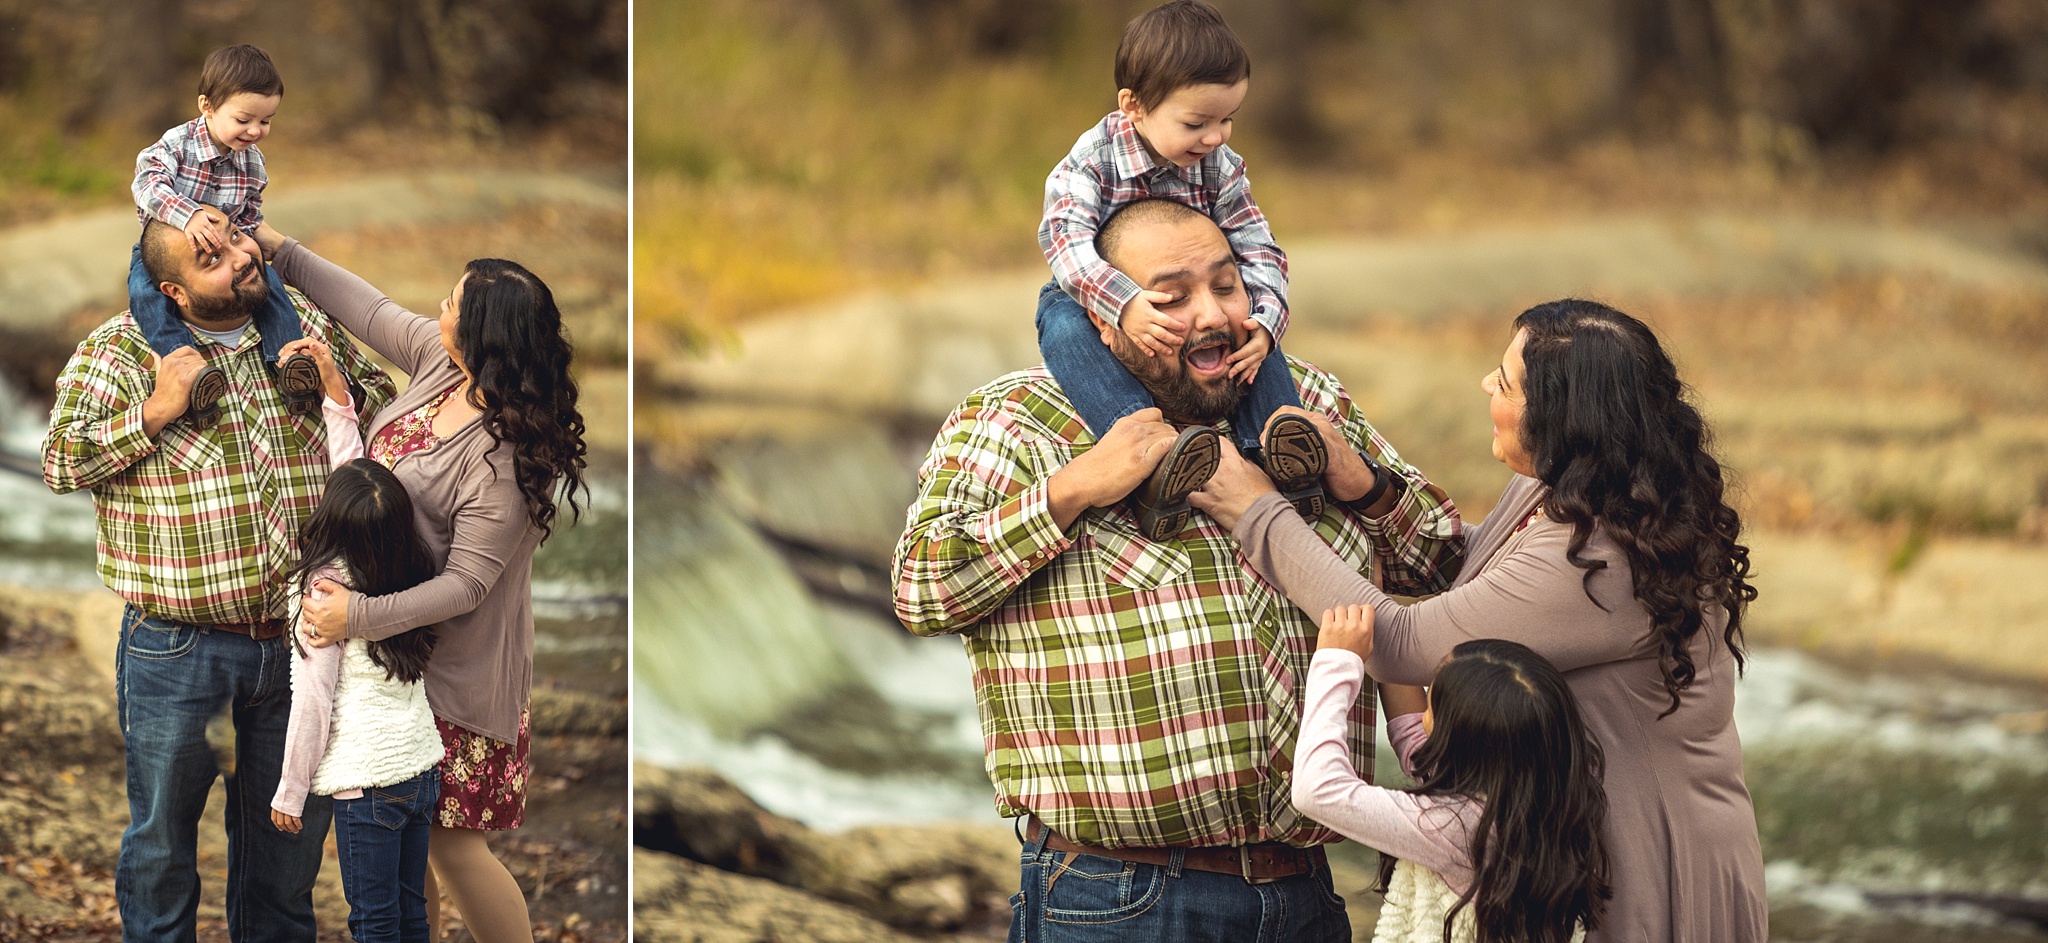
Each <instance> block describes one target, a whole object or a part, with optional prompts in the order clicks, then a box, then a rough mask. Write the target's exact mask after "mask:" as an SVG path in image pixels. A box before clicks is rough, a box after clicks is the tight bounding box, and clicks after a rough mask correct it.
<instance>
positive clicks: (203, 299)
mask: <svg viewBox="0 0 2048 943" xmlns="http://www.w3.org/2000/svg"><path fill="white" fill-rule="evenodd" d="M254 264H256V265H262V264H263V263H261V262H257V263H254ZM236 274H237V276H238V277H237V278H236V279H235V282H234V284H232V285H230V286H228V295H227V297H225V298H216V297H208V296H204V295H201V294H199V293H198V292H195V291H191V290H190V289H187V290H186V292H185V298H186V301H185V316H186V318H187V319H189V320H193V321H200V322H203V323H207V324H219V323H221V322H223V321H239V320H241V319H243V318H246V317H249V316H251V315H253V314H255V313H256V309H257V307H259V306H261V305H262V304H263V298H264V296H266V295H268V294H270V286H269V285H268V284H265V283H264V282H263V281H261V280H259V281H257V282H256V287H254V288H247V289H245V288H243V287H242V278H243V277H245V276H241V274H240V273H236Z"/></svg>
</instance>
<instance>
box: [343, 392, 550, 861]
mask: <svg viewBox="0 0 2048 943" xmlns="http://www.w3.org/2000/svg"><path fill="white" fill-rule="evenodd" d="M461 388H462V387H461V384H456V385H455V386H451V387H449V388H448V389H447V390H445V391H443V392H442V393H441V395H439V396H436V397H434V398H433V399H432V400H431V401H429V402H428V403H427V404H426V405H424V406H421V407H420V408H418V409H415V410H413V411H412V412H409V413H407V414H405V415H403V416H400V417H398V418H397V419H394V420H392V421H391V422H390V424H388V425H386V426H385V427H384V428H382V429H380V430H378V432H377V435H376V437H375V438H373V439H371V440H370V448H369V453H370V460H371V461H374V462H376V463H377V464H379V465H382V466H384V467H385V468H390V467H391V466H393V465H396V464H398V460H399V459H402V458H404V457H406V456H407V455H411V454H412V453H414V452H417V451H419V450H421V449H424V448H428V447H430V446H432V445H433V444H434V443H435V442H438V441H440V439H439V437H438V436H436V435H434V417H435V416H436V415H438V414H439V413H440V412H441V406H442V405H443V404H445V403H447V402H448V400H449V398H450V397H452V396H454V395H455V391H456V390H458V389H461ZM529 720H530V714H529V711H528V710H527V709H525V708H521V709H520V711H519V742H517V743H506V742H504V741H502V740H493V739H491V738H490V737H486V736H484V735H483V734H480V733H477V732H476V731H474V730H470V729H468V728H466V727H459V726H456V725H455V724H451V723H449V722H447V721H445V720H442V719H441V718H440V717H439V716H436V717H435V718H434V727H435V728H436V729H437V730H439V731H440V733H441V746H442V748H443V753H442V756H441V802H440V805H439V806H438V807H437V808H436V809H435V810H434V824H435V825H439V826H441V827H442V828H468V829H477V830H481V831H498V830H502V829H512V828H518V827H519V826H520V824H521V823H523V822H525V821H526V780H527V777H528V776H529V775H530V773H531V772H532V769H533V765H532V763H531V762H530V761H529V760H528V758H527V751H528V748H529V746H530V741H531V736H530V732H529V724H528V722H529Z"/></svg>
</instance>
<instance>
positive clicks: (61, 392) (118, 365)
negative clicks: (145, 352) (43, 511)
mask: <svg viewBox="0 0 2048 943" xmlns="http://www.w3.org/2000/svg"><path fill="white" fill-rule="evenodd" d="M140 369H142V368H141V366H140V365H139V364H136V363H134V362H133V361H132V358H128V357H124V356H122V355H121V354H119V353H118V352H116V351H115V350H114V349H112V348H111V347H108V346H105V345H102V344H99V343H95V342H94V341H93V340H90V339H88V340H87V341H86V342H85V343H84V344H80V345H79V347H78V352H77V353H75V354H73V355H72V356H71V360H70V362H69V363H66V364H65V365H64V372H63V373H61V374H58V376H57V405H56V407H55V408H53V409H52V410H51V411H50V432H49V434H48V435H47V436H45V437H44V438H43V482H44V483H45V484H47V485H49V486H50V490H52V491H55V492H57V493H58V494H68V493H70V492H73V491H78V490H81V489H85V488H91V487H94V486H96V485H98V484H99V483H100V482H103V481H106V480H107V479H109V478H112V477H114V476H115V475H118V474H120V473H121V472H122V471H123V470H124V469H126V468H127V467H128V466H130V465H133V464H135V463H136V462H137V461H139V460H141V459H142V458H143V457H144V456H146V455H149V454H150V453H152V452H154V451H156V441H155V440H154V439H151V438H150V437H149V433H148V431H147V430H145V429H144V427H143V422H142V404H143V402H144V400H146V399H147V398H148V397H147V391H146V390H143V389H141V388H140V387H139V386H137V385H136V384H135V383H133V382H128V381H132V380H133V379H134V378H133V377H131V376H129V374H133V373H135V372H136V371H137V370H140Z"/></svg>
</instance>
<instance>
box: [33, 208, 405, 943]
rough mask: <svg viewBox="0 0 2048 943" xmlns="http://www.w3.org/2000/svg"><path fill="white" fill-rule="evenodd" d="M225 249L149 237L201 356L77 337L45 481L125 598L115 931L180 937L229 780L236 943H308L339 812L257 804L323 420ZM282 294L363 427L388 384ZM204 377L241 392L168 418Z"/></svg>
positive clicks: (278, 717) (282, 710)
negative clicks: (217, 723) (290, 395)
mask: <svg viewBox="0 0 2048 943" xmlns="http://www.w3.org/2000/svg"><path fill="white" fill-rule="evenodd" d="M207 211H209V212H217V211H213V210H211V209H210V208H209V209H208V210H207ZM228 233H229V238H228V241H227V243H226V244H225V245H224V246H223V247H222V248H220V249H217V250H207V249H195V248H194V247H193V245H192V243H191V242H190V241H189V240H187V239H186V238H185V237H184V236H183V235H182V234H181V233H180V232H179V231H178V230H176V229H174V228H172V227H170V226H166V225H164V224H163V223H160V222H156V221H151V222H150V223H149V225H148V226H147V227H146V228H145V229H144V230H143V234H142V246H143V264H144V266H145V268H146V269H147V270H148V272H149V277H150V279H151V280H152V281H153V282H155V283H156V284H157V286H158V287H159V290H161V291H162V292H163V293H164V294H165V295H167V296H169V297H170V299H171V301H172V302H173V303H174V305H175V306H176V308H177V311H178V316H179V317H180V318H182V319H184V321H185V322H186V323H187V324H188V325H190V326H191V328H192V333H193V337H194V340H195V346H192V347H181V348H179V349H178V350H177V351H175V352H173V353H172V354H171V355H170V356H167V357H164V358H162V359H161V361H159V360H158V359H157V358H156V356H155V355H154V354H153V353H152V352H151V351H150V348H149V344H148V342H147V341H146V340H145V339H144V338H143V336H142V332H141V330H140V329H139V328H138V327H137V326H136V324H135V320H134V318H132V317H130V316H129V315H128V313H126V312H123V313H122V314H121V315H120V316H118V317H115V318H114V319H113V320H110V321H108V322H107V323H105V324H103V325H101V326H100V327H99V328H98V329H97V330H94V331H93V332H92V334H91V335H89V336H88V337H86V339H85V340H84V342H82V343H80V344H79V345H78V351H77V353H75V354H73V355H72V357H71V360H70V362H69V363H66V364H65V365H64V372H63V373H62V374H60V375H59V376H58V378H57V405H56V408H55V409H54V410H53V411H52V413H51V416H50V433H49V437H48V438H46V439H45V440H44V441H43V480H44V481H45V482H47V483H48V484H49V486H50V487H51V488H52V489H53V490H55V491H57V492H58V493H65V492H70V491H76V490H78V489H81V488H86V489H91V491H92V494H93V506H94V509H95V511H96V517H97V519H98V531H99V570H100V578H101V579H102V580H104V581H105V582H106V584H107V586H108V588H110V589H112V590H113V591H114V592H115V593H117V594H119V595H120V596H121V597H122V598H123V599H125V600H126V601H127V603H128V606H127V609H126V611H125V612H124V613H123V614H122V618H121V638H120V641H119V643H118V644H117V646H116V648H115V661H114V665H115V678H116V682H115V683H116V688H117V699H118V703H119V709H120V718H121V733H122V735H123V737H124V739H125V740H126V750H127V763H128V811H129V815H130V822H129V825H128V829H127V831H126V832H124V833H122V835H121V858H120V865H119V868H118V869H117V871H116V872H115V879H114V880H115V884H114V894H115V898H116V900H117V902H118V904H119V906H120V911H121V925H122V934H123V937H124V938H125V939H128V940H178V939H183V940H190V939H192V937H193V933H194V923H195V919H196V913H197V909H198V905H199V874H198V871H197V867H196V860H197V857H198V847H197V845H198V836H197V830H198V825H199V819H200V816H201V814H202V813H203V812H204V811H205V808H206V795H207V792H208V790H209V789H210V788H211V787H212V784H213V779H214V777H215V776H216V775H219V774H222V773H223V772H224V773H225V775H226V779H227V810H226V814H225V816H224V818H225V822H224V825H225V828H226V830H227V838H228V884H227V918H228V931H229V935H230V936H231V937H233V938H234V939H235V940H236V941H237V943H247V941H252V940H278V941H285V940H291V941H306V943H310V941H311V940H313V939H314V926H313V880H314V877H315V876H316V875H317V874H318V873H319V869H320V852H321V845H322V843H323V842H324V840H325V838H326V835H327V825H328V821H329V816H330V815H331V809H330V806H329V804H328V802H327V801H326V800H324V799H321V800H318V801H317V803H316V802H315V801H312V800H309V801H308V802H307V805H306V811H305V815H304V820H305V827H304V829H303V830H301V831H300V832H299V833H298V834H296V835H293V834H287V833H285V832H282V831H279V830H277V829H276V828H273V827H271V825H270V815H269V809H270V797H271V794H272V793H274V792H276V791H277V781H278V776H279V772H280V770H281V767H282V762H283V758H284V737H285V727H286V724H287V721H288V719H289V715H290V710H291V691H290V688H289V678H290V677H291V672H290V670H289V662H288V661H287V659H288V658H289V657H290V655H291V646H290V643H289V642H288V640H286V639H285V638H284V637H283V636H284V632H285V616H286V615H287V613H288V611H289V608H290V604H289V600H290V597H291V593H290V592H289V591H288V587H287V586H286V585H285V580H284V578H283V577H284V573H285V570H286V569H287V568H288V567H289V566H290V565H291V563H292V553H293V550H292V548H293V546H294V544H295V542H296V541H295V538H296V536H297V534H298V531H299V526H300V525H301V524H302V523H303V522H304V521H305V520H306V518H307V516H308V515H310V514H311V513H312V510H313V507H314V505H315V504H317V503H318V502H319V500H320V494H321V490H322V488H323V487H324V486H325V484H326V481H327V471H328V459H327V446H326V436H327V430H326V426H325V424H324V420H323V419H322V417H321V416H320V415H319V414H318V413H315V414H313V415H311V416H296V415H292V414H291V413H290V412H289V411H288V410H287V408H286V405H285V401H284V397H283V395H282V394H281V393H280V392H278V388H277V386H276V384H274V383H272V382H271V379H270V376H269V371H268V368H267V367H266V365H265V363H264V358H263V350H262V344H261V343H260V338H259V337H258V336H257V332H256V331H254V330H252V329H250V316H251V315H252V314H253V313H254V312H255V310H256V307H257V306H258V305H260V304H262V303H263V301H264V298H265V295H266V293H267V292H268V290H269V289H268V286H267V285H266V283H265V279H264V274H263V260H262V259H261V258H260V257H259V255H258V252H257V248H256V243H255V242H254V241H253V240H251V239H249V238H248V237H246V236H243V235H242V234H241V233H239V232H235V231H234V230H232V229H229V230H228ZM289 294H290V298H291V300H292V304H293V306H294V307H295V308H297V310H298V313H299V327H300V329H301V330H302V331H303V336H305V337H307V338H310V339H312V340H314V341H318V342H321V343H325V344H327V345H328V346H329V347H331V348H332V349H333V352H334V359H335V362H336V363H337V364H338V365H339V366H340V367H341V368H342V370H343V371H345V372H346V373H348V374H349V375H350V376H351V377H352V378H353V379H354V380H355V384H354V390H353V391H352V392H353V398H354V400H355V406H356V413H357V415H360V416H369V415H372V414H374V413H375V412H376V411H377V408H378V407H379V406H381V405H383V404H384V403H385V402H387V401H389V400H390V399H391V397H392V396H393V394H394V392H395V390H394V387H393V385H392V383H391V380H390V378H389V377H386V376H385V375H384V374H383V372H382V371H380V370H378V369H377V368H376V367H375V366H373V365H371V364H370V363H369V361H368V360H366V359H365V358H364V357H363V356H362V355H361V354H360V353H358V352H357V351H356V348H355V346H354V345H353V344H352V343H351V342H350V341H349V340H348V338H347V336H346V335H344V334H342V333H341V332H340V331H338V330H335V329H334V328H333V327H331V326H330V325H329V323H328V320H327V316H326V315H325V314H324V313H322V312H321V311H320V310H319V309H317V308H315V307H314V306H313V305H312V303H311V302H308V301H307V300H306V299H305V298H304V297H303V296H301V295H299V293H298V292H296V291H293V292H290V293H289ZM209 366H211V367H217V368H219V372H218V373H217V374H213V373H209V375H210V376H218V377H220V378H221V379H222V380H224V382H225V385H226V387H227V388H228V390H230V391H232V392H234V393H235V394H237V395H234V396H228V397H222V399H221V402H222V405H223V406H224V407H226V408H224V409H223V410H222V414H221V416H220V417H219V418H218V419H217V420H215V421H213V422H211V423H205V424H202V423H198V422H193V421H190V417H187V418H186V419H185V420H184V421H179V420H180V417H181V416H183V414H184V413H185V412H186V409H187V407H188V406H189V404H190V402H191V397H190V392H191V386H192V383H193V380H194V378H195V377H198V376H199V375H200V374H201V373H202V372H203V371H207V368H208V367H209ZM222 713H227V714H228V715H229V716H230V718H231V719H232V721H233V724H234V730H235V747H234V753H233V762H232V763H231V764H228V768H227V769H225V770H223V769H222V767H221V764H220V763H219V762H218V761H217V758H216V757H215V755H214V752H213V750H212V749H211V748H210V747H209V746H208V741H207V736H206V728H207V725H208V722H209V721H210V720H211V719H212V718H214V717H215V716H216V715H219V714H222Z"/></svg>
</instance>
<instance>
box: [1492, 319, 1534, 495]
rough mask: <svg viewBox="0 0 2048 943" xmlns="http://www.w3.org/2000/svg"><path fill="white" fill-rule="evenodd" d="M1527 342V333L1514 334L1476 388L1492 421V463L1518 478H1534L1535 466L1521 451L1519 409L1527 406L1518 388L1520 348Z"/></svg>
mask: <svg viewBox="0 0 2048 943" xmlns="http://www.w3.org/2000/svg"><path fill="white" fill-rule="evenodd" d="M1528 339H1529V332H1528V331H1516V332H1515V339H1514V340H1513V341H1510V342H1509V343H1508V351H1507V353H1505V354H1503V355H1501V358H1500V366H1499V367H1498V368H1497V369H1495V370H1494V371H1493V372H1492V373H1489V374H1487V375H1486V378H1485V379H1483V380H1480V381H1479V388H1480V389H1482V390H1485V391H1486V396H1487V403H1486V413H1487V415H1488V416H1489V417H1491V418H1492V419H1493V457H1494V460H1496V461H1498V462H1500V463H1501V464H1503V465H1506V466H1507V467H1508V468H1509V469H1510V470H1512V471H1514V472H1515V473H1516V474H1518V475H1528V476H1530V477H1535V475H1536V467H1535V464H1534V463H1532V462H1531V461H1530V460H1529V453H1528V452H1526V451H1523V449H1522V407H1523V406H1525V405H1526V404H1527V400H1526V399H1524V397H1523V392H1524V391H1523V388H1522V381H1523V379H1524V378H1525V370H1524V368H1523V364H1522V345H1523V343H1524V342H1526V341H1527V340H1528Z"/></svg>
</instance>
